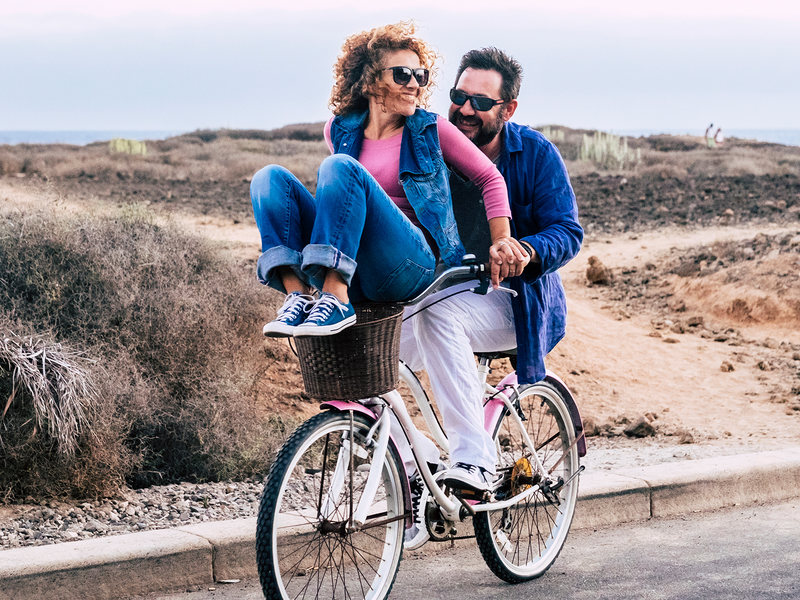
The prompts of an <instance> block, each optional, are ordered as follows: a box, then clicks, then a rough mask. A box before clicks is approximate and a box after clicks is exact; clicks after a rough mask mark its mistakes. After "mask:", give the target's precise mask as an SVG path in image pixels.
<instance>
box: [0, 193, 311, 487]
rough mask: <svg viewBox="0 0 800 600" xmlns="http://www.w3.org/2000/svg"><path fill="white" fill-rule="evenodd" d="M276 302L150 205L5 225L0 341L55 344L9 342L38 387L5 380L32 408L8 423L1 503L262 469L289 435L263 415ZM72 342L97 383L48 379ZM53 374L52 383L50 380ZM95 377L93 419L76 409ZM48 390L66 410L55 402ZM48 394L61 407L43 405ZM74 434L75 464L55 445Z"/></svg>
mask: <svg viewBox="0 0 800 600" xmlns="http://www.w3.org/2000/svg"><path fill="white" fill-rule="evenodd" d="M265 298H270V296H269V295H268V294H267V295H265V294H264V293H263V290H262V289H261V286H259V285H258V284H257V283H256V281H255V278H254V277H253V276H252V272H251V271H250V270H249V269H245V268H243V266H242V265H240V264H238V263H237V262H235V261H234V260H233V259H230V258H227V257H226V255H225V254H224V253H222V252H220V250H219V249H218V248H216V247H215V246H213V245H212V244H211V243H210V242H208V241H206V240H203V239H199V238H196V237H192V236H189V235H185V234H182V233H180V232H178V231H176V230H173V229H172V228H171V227H165V226H163V225H158V224H156V223H155V222H154V221H153V219H152V216H151V215H150V214H149V213H147V212H145V211H144V210H142V209H140V208H135V207H128V208H126V209H124V210H123V211H121V212H116V213H111V214H110V216H105V217H100V216H92V215H82V216H80V217H77V218H71V219H69V218H64V217H63V216H62V215H58V216H57V215H53V214H51V213H50V212H45V211H17V212H13V213H8V214H4V215H0V306H2V311H0V326H2V327H0V335H2V336H4V337H3V339H6V338H7V339H9V340H19V339H21V338H19V337H16V336H13V335H11V333H10V332H11V331H15V332H19V335H20V336H24V338H25V340H29V339H33V340H37V339H42V340H49V341H48V342H46V343H45V342H44V341H41V342H35V343H34V342H30V341H28V342H25V343H22V342H19V343H15V342H12V341H9V342H7V343H6V346H7V348H8V350H9V352H10V354H9V356H11V355H14V354H13V353H14V352H16V353H17V354H16V355H15V356H17V360H16V362H15V365H17V366H19V368H22V365H23V363H24V361H25V360H29V359H25V356H33V355H35V358H36V360H37V361H39V362H31V363H30V367H29V369H28V370H27V371H26V373H27V377H25V378H21V377H20V375H19V374H16V375H15V374H14V367H12V368H11V369H10V370H9V369H0V394H2V396H0V397H2V398H3V402H2V405H5V404H6V402H7V399H8V398H9V397H12V396H16V398H17V399H14V400H13V401H12V404H11V406H12V408H13V407H17V408H18V409H19V410H17V411H14V410H11V409H10V410H9V411H8V414H7V415H6V420H5V421H4V422H3V426H4V429H3V447H2V449H0V464H2V466H3V474H2V477H0V498H2V497H5V498H21V497H24V496H26V495H38V496H41V495H64V494H71V495H77V496H85V495H89V496H91V495H99V494H106V493H109V490H110V491H111V492H113V488H114V487H115V486H116V485H119V484H120V483H121V482H122V481H127V482H128V484H130V485H132V486H134V487H139V486H146V485H151V484H154V483H166V482H175V481H181V480H194V481H202V480H224V479H228V478H237V477H249V476H253V475H257V474H259V473H264V472H265V471H266V469H267V468H268V466H269V463H270V460H271V455H272V453H273V451H274V450H275V448H276V447H277V445H278V444H279V443H280V441H281V436H282V435H283V433H282V430H283V428H284V425H285V423H284V421H285V419H282V418H281V417H270V416H264V415H263V414H261V413H259V411H258V410H257V407H256V404H255V394H256V391H257V389H258V388H259V378H260V376H261V373H262V372H263V361H264V352H265V350H266V351H267V352H268V353H269V351H270V349H269V347H267V346H265V345H264V341H263V337H262V336H261V335H260V327H261V324H263V321H264V319H265V317H266V313H268V312H269V309H268V307H266V306H265ZM56 340H57V342H56ZM26 344H27V345H26ZM61 344H64V347H69V348H73V349H75V351H79V352H83V353H85V355H86V356H87V357H90V358H91V359H93V360H94V361H95V363H94V364H91V363H87V364H86V365H85V366H84V368H85V369H86V372H87V373H88V375H86V377H85V378H83V379H81V377H79V376H78V375H77V373H78V371H76V370H72V371H69V370H67V371H64V370H63V369H62V374H61V375H58V373H59V371H58V370H52V369H51V368H50V365H51V360H53V358H54V357H55V356H59V355H58V354H57V352H58V348H61V346H60V345H61ZM29 347H30V348H29ZM40 350H44V354H36V353H37V352H39V351H40ZM60 352H61V353H62V354H61V356H62V358H63V359H64V360H65V357H67V356H69V353H67V352H65V351H63V350H61V351H60ZM0 356H6V355H5V354H3V355H0ZM44 357H46V358H44ZM0 360H1V359H0ZM42 360H45V362H44V365H43V364H42V362H41V361H42ZM60 360H62V359H60ZM6 362H8V361H6ZM62 363H63V360H62ZM2 366H3V365H2V364H0V367H2ZM53 366H54V367H55V365H53ZM40 370H42V372H44V373H47V376H46V377H44V378H38V379H37V377H36V375H35V373H36V372H38V371H40ZM70 376H71V377H72V378H71V379H70ZM54 377H56V379H54ZM57 377H60V378H61V380H59V379H57ZM87 378H88V380H87ZM89 381H92V382H94V386H95V387H96V388H97V392H98V394H97V397H98V398H99V400H98V401H97V403H96V404H97V407H96V409H94V410H88V409H87V408H86V406H87V405H86V404H80V402H81V400H79V399H80V398H84V399H85V398H86V396H85V395H84V393H83V392H84V390H89V389H90V387H91V384H90V383H89ZM48 385H49V386H50V387H51V388H53V389H51V392H52V394H53V395H52V396H51V397H52V398H55V399H56V400H55V401H50V400H48V399H47V398H48V397H47V396H45V395H43V391H42V388H43V387H46V386H48ZM53 386H55V387H53ZM59 386H61V387H59ZM15 390H17V391H16V392H15ZM22 390H24V391H25V394H26V395H27V396H26V397H27V398H28V401H27V402H25V404H24V405H23V404H18V402H19V398H20V393H21V391H22ZM298 393H299V391H298ZM38 398H44V401H45V404H47V402H51V406H50V407H49V409H48V408H47V407H46V406H45V407H39V408H33V407H35V406H38V405H37V402H38V400H37V399H38ZM65 399H71V404H69V406H71V407H72V409H71V410H72V412H71V413H70V412H65V411H64V410H63V409H64V407H65V406H66V405H64V404H63V402H64V400H65ZM52 402H55V404H53V403H52ZM23 406H27V407H29V409H30V410H27V409H26V410H22V407H23ZM79 406H83V407H84V411H83V413H82V414H83V417H81V416H80V414H81V413H79V412H77V411H78V407H79ZM47 410H49V412H47ZM59 411H60V412H59ZM40 414H41V415H44V416H43V417H38V416H37V415H40ZM54 415H58V418H56V417H55V416H54ZM9 417H13V419H10V420H9ZM37 418H39V419H40V421H37V420H36V419H37ZM34 423H40V424H37V425H35V432H36V435H34V434H33V431H34V429H33V427H34V426H33V425H32V424H34ZM45 428H47V430H48V434H47V435H44V434H43V429H45ZM76 432H77V433H78V435H77V438H76V436H75V433H76ZM59 436H61V438H59ZM68 438H70V439H73V440H74V439H77V440H78V441H77V445H73V446H72V448H73V451H74V452H75V455H74V457H73V458H71V459H70V457H69V452H64V449H66V448H67V446H64V443H65V442H62V441H58V440H63V439H68ZM59 444H60V445H59ZM78 471H79V473H78Z"/></svg>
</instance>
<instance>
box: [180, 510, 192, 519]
mask: <svg viewBox="0 0 800 600" xmlns="http://www.w3.org/2000/svg"><path fill="white" fill-rule="evenodd" d="M191 516H192V515H191V514H190V513H189V511H188V510H187V511H184V512H182V513H181V516H180V519H181V521H188V520H189V519H190V518H191Z"/></svg>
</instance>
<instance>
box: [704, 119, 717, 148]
mask: <svg viewBox="0 0 800 600" xmlns="http://www.w3.org/2000/svg"><path fill="white" fill-rule="evenodd" d="M713 129H714V124H713V123H712V124H711V125H709V126H708V127H707V128H706V146H708V147H709V148H713V147H714V146H715V145H716V144H715V142H714V136H713V135H711V132H712V131H713Z"/></svg>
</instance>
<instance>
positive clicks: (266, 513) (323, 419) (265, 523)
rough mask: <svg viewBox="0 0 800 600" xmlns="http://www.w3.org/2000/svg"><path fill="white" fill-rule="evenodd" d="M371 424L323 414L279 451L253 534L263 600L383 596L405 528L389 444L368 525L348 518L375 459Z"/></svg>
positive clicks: (398, 471) (397, 468) (398, 472)
mask: <svg viewBox="0 0 800 600" xmlns="http://www.w3.org/2000/svg"><path fill="white" fill-rule="evenodd" d="M373 424H374V420H371V419H369V418H367V417H365V416H364V415H360V414H353V413H350V412H346V413H343V412H333V411H330V412H324V413H321V414H318V415H316V416H314V417H312V418H311V419H309V420H308V421H306V422H305V423H304V424H303V425H301V426H300V428H299V429H297V431H295V432H294V433H293V434H292V436H291V437H290V438H289V439H288V440H287V442H286V443H285V444H284V445H283V447H282V448H281V450H280V452H279V453H278V456H277V458H276V459H275V463H274V464H273V466H272V469H271V470H270V473H269V475H268V476H267V481H266V484H265V486H264V494H263V496H262V498H261V506H260V508H259V513H258V525H257V529H256V558H257V561H258V572H259V577H260V580H261V587H262V590H263V592H264V596H265V597H266V598H267V599H268V600H272V599H276V600H277V599H280V600H290V599H295V598H331V599H333V598H365V599H369V600H381V599H383V598H386V597H387V596H388V595H389V592H390V591H391V589H392V585H393V584H394V579H395V576H396V575H397V569H398V567H399V564H400V559H401V557H402V552H403V534H404V530H405V522H404V519H403V517H402V515H403V508H404V504H403V502H404V501H403V484H404V482H403V479H402V478H403V477H405V472H404V470H403V467H402V462H401V460H400V457H399V456H398V454H397V451H396V449H395V448H394V446H393V444H389V449H388V451H387V453H386V460H385V462H384V468H383V470H382V473H381V475H382V476H381V480H380V485H379V486H378V491H377V493H376V494H375V497H374V500H373V501H372V504H371V506H370V509H369V511H368V517H367V520H366V521H365V523H364V524H363V526H360V527H358V526H355V527H354V523H353V520H352V515H353V513H354V512H355V510H356V508H357V507H358V505H359V501H360V499H361V496H362V494H363V492H364V487H365V484H366V481H367V476H368V474H369V467H370V464H371V463H372V460H373V455H374V449H375V445H376V444H370V445H367V444H366V437H367V435H368V432H369V430H370V427H371V426H372V425H373Z"/></svg>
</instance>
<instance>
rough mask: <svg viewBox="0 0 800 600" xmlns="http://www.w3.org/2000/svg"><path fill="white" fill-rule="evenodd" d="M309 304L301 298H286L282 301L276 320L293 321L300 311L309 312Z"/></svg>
mask: <svg viewBox="0 0 800 600" xmlns="http://www.w3.org/2000/svg"><path fill="white" fill-rule="evenodd" d="M311 304H312V303H311V302H310V301H308V300H306V299H305V298H304V297H303V296H287V297H286V300H284V301H283V306H282V307H281V310H280V314H279V315H278V317H277V318H278V319H284V318H287V317H288V318H289V319H291V320H294V319H296V318H297V316H298V315H299V314H300V312H301V311H305V312H309V311H310V310H311Z"/></svg>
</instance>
